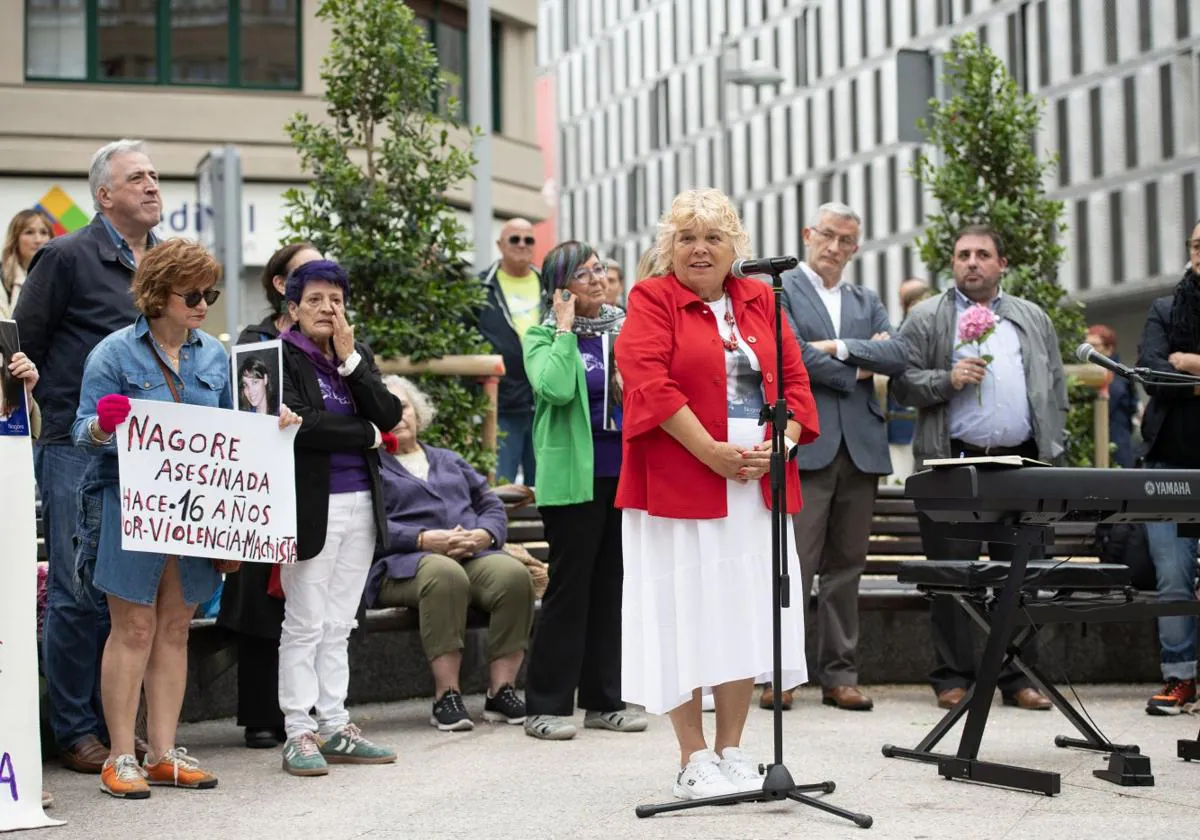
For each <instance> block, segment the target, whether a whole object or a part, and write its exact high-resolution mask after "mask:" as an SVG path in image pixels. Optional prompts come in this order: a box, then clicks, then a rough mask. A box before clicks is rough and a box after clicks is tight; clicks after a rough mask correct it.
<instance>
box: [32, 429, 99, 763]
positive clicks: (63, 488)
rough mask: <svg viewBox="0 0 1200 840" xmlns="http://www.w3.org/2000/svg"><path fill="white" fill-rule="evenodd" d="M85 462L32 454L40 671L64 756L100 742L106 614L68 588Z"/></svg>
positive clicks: (91, 593)
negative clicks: (40, 588) (41, 614)
mask: <svg viewBox="0 0 1200 840" xmlns="http://www.w3.org/2000/svg"><path fill="white" fill-rule="evenodd" d="M91 458H92V456H91V455H90V454H89V453H87V452H85V451H83V450H82V449H76V448H75V447H74V446H70V445H61V444H51V445H45V446H41V445H39V446H35V447H34V449H33V468H34V472H35V474H36V475H37V482H38V489H39V491H40V492H41V497H42V523H43V527H44V534H45V539H46V554H47V556H48V558H49V561H50V576H49V579H48V581H47V586H46V619H45V625H44V628H43V646H44V652H45V664H44V670H45V673H46V681H47V683H48V684H49V692H50V727H51V729H53V730H54V738H55V740H57V741H58V745H59V747H60V748H62V749H64V750H65V749H70V748H71V747H73V746H74V745H75V744H76V743H78V742H79V741H80V740H81V739H82V738H84V737H85V736H87V735H95V736H97V737H99V738H100V739H101V740H102V741H104V740H107V738H108V733H107V730H106V728H105V726H104V715H103V714H102V712H101V709H100V657H101V655H102V654H103V652H104V643H105V641H106V640H107V639H108V629H109V618H108V607H107V604H106V603H105V601H104V598H103V596H102V595H101V594H100V593H99V592H98V591H97V590H96V589H95V588H94V587H93V586H92V585H91V581H90V580H89V581H84V583H83V586H82V587H81V591H80V592H79V593H78V597H77V594H76V585H75V545H74V538H75V526H76V523H77V521H78V510H79V499H78V492H79V484H80V481H81V479H82V478H83V475H84V472H85V470H86V468H87V466H88V463H89V462H90V461H91Z"/></svg>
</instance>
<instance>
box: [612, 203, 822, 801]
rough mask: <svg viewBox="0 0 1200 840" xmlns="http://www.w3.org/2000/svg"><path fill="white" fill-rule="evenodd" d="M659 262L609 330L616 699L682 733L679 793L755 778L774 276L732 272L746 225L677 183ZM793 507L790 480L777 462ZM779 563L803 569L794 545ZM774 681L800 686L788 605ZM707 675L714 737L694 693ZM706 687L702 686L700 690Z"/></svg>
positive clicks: (762, 670)
mask: <svg viewBox="0 0 1200 840" xmlns="http://www.w3.org/2000/svg"><path fill="white" fill-rule="evenodd" d="M657 249H658V264H657V273H658V274H660V275H662V276H657V277H650V278H647V279H646V280H643V281H641V282H640V283H638V284H637V285H635V286H634V287H633V290H632V291H631V293H630V295H629V309H628V316H627V318H626V321H625V326H624V329H623V330H622V332H621V336H620V337H619V338H618V339H617V344H616V359H617V366H618V369H619V370H620V373H621V376H622V378H623V381H624V388H625V401H624V412H625V415H624V427H623V434H624V461H623V466H622V470H621V479H620V484H619V486H618V489H617V506H618V507H621V508H623V509H624V517H623V523H622V541H623V545H624V551H625V585H624V603H623V609H622V640H623V641H622V676H621V679H622V685H623V691H622V694H623V697H624V699H626V700H629V701H631V702H635V703H641V704H642V705H644V706H645V707H646V709H647V710H648V711H650V712H652V713H656V714H660V713H663V712H669V713H670V717H671V723H672V724H673V726H674V727H675V735H676V738H677V739H678V741H679V749H680V768H681V769H680V770H679V772H678V775H677V776H676V780H675V786H674V792H675V795H676V796H678V797H680V798H686V799H691V798H698V797H703V796H715V795H718V794H724V793H732V792H735V791H740V790H751V789H759V788H761V787H762V782H763V777H762V775H761V774H760V773H759V772H758V765H757V762H755V761H754V760H753V759H752V758H751V757H750V756H749V755H748V753H747V752H744V751H743V750H742V746H741V737H742V729H743V727H744V726H745V722H746V715H747V713H748V710H749V708H750V699H751V695H752V694H753V692H754V683H755V680H756V678H757V679H759V680H760V681H762V680H763V679H764V678H767V675H768V674H769V673H770V671H771V669H772V647H771V616H772V610H771V518H770V509H769V504H770V488H769V480H768V478H767V472H768V469H769V466H770V461H769V459H770V454H771V453H770V450H771V441H770V434H769V430H768V428H767V427H766V426H760V425H759V413H760V412H761V410H762V407H763V404H764V400H770V401H774V400H775V399H776V395H777V393H778V390H779V382H780V371H779V370H778V369H777V367H776V364H775V343H776V333H775V318H774V306H773V301H772V298H771V290H770V287H769V286H767V285H766V284H765V283H762V282H760V281H758V280H740V279H737V278H734V277H733V276H731V275H730V268H731V267H732V265H733V261H734V259H735V258H737V257H743V256H746V255H747V254H748V252H749V237H748V236H747V234H746V232H745V230H744V229H743V228H742V224H741V221H740V220H739V219H738V217H737V213H736V211H735V210H734V209H733V206H732V204H731V203H730V201H729V199H728V198H726V197H725V195H724V194H722V193H721V192H719V191H717V190H692V191H688V192H684V193H681V194H680V195H678V196H677V197H676V198H675V200H674V202H673V203H672V205H671V208H670V210H668V211H667V213H666V214H665V215H664V217H663V219H662V221H661V222H660V224H659V231H658V243H657ZM780 338H781V340H782V342H783V357H784V370H783V377H782V378H783V382H784V398H785V400H786V401H787V405H788V408H789V409H790V410H791V411H792V412H793V419H792V420H791V422H789V423H788V428H787V432H786V434H787V438H788V440H789V442H790V443H789V446H791V445H794V444H797V443H808V442H809V441H811V440H813V439H815V438H816V436H817V433H818V432H817V413H816V407H815V405H814V404H813V399H812V394H811V392H810V391H809V385H808V373H807V372H806V371H805V369H804V364H803V363H802V362H801V359H800V347H799V345H798V344H797V343H796V338H795V336H793V335H792V332H791V329H790V328H789V326H788V324H787V322H786V321H785V322H784V323H783V335H782V336H781V337H780ZM787 486H788V512H789V513H794V512H795V511H797V510H799V508H800V481H799V477H798V475H797V472H796V470H794V469H789V470H788V471H787ZM788 562H789V563H790V564H792V566H793V570H794V574H797V575H798V574H799V565H798V563H797V560H796V556H795V552H794V551H789V556H788ZM783 667H784V687H785V688H786V687H792V686H795V685H799V684H800V683H802V682H804V680H805V678H806V677H807V672H806V668H805V661H804V619H803V613H802V610H801V609H800V608H799V607H798V606H794V607H793V608H791V609H789V610H787V611H785V613H784V623H783ZM707 686H712V694H713V696H714V700H715V706H716V713H717V714H716V724H717V726H716V737H715V739H714V743H713V748H714V749H711V750H710V749H709V748H708V745H707V742H706V740H705V736H704V729H703V725H702V723H701V714H700V710H701V691H702V689H703V688H704V687H707ZM704 690H707V689H704Z"/></svg>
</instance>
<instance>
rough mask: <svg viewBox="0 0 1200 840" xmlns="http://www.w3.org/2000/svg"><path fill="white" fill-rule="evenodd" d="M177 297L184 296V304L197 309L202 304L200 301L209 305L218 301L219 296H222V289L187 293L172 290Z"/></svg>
mask: <svg viewBox="0 0 1200 840" xmlns="http://www.w3.org/2000/svg"><path fill="white" fill-rule="evenodd" d="M171 294H173V295H175V297H181V298H183V302H184V305H186V306H187V308H188V309H195V308H196V307H197V306H199V305H200V301H204V302H205V303H207V304H208V305H209V306H212V305H213V304H214V303H216V302H217V298H219V297H220V296H221V291H220V289H209V290H208V291H207V292H199V291H191V292H188V293H187V294H186V295H185V294H182V293H181V292H171Z"/></svg>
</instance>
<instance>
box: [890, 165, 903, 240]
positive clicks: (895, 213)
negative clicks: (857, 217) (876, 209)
mask: <svg viewBox="0 0 1200 840" xmlns="http://www.w3.org/2000/svg"><path fill="white" fill-rule="evenodd" d="M898 170H899V166H898V165H897V163H896V156H895V155H889V156H888V159H887V182H888V196H887V202H888V208H887V234H888V236H891V235H892V234H893V233H898V232H899V231H900V201H899V199H900V173H899V171H898Z"/></svg>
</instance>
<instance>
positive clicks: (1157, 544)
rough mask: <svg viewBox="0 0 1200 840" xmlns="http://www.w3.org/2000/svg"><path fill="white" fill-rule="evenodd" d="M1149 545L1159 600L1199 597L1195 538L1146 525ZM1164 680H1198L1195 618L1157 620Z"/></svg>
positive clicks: (1169, 526) (1170, 525) (1165, 525)
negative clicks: (1197, 592) (1197, 593)
mask: <svg viewBox="0 0 1200 840" xmlns="http://www.w3.org/2000/svg"><path fill="white" fill-rule="evenodd" d="M1146 466H1147V467H1148V468H1157V469H1170V468H1171V467H1172V465H1171V464H1163V463H1147V464H1146ZM1146 537H1147V543H1148V544H1149V547H1150V558H1151V559H1152V560H1153V561H1154V573H1155V576H1156V577H1157V578H1158V599H1159V600H1160V601H1191V600H1193V599H1194V598H1195V597H1196V570H1197V566H1196V547H1197V546H1196V543H1197V541H1196V539H1195V538H1194V537H1181V536H1179V535H1178V529H1177V528H1176V527H1175V523H1174V522H1147V523H1146ZM1158 641H1159V644H1160V645H1161V646H1162V674H1163V679H1164V680H1169V679H1178V680H1190V679H1195V677H1196V617H1195V616H1194V615H1171V616H1164V617H1163V618H1160V619H1159V620H1158Z"/></svg>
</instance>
